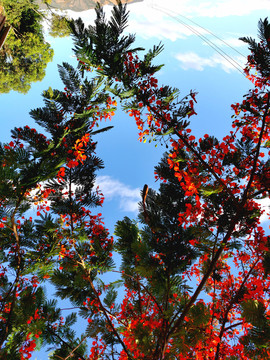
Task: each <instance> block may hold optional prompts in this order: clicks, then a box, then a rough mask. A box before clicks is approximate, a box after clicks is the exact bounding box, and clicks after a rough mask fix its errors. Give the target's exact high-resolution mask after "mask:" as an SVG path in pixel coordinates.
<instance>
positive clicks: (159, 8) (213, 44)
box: [151, 3, 246, 77]
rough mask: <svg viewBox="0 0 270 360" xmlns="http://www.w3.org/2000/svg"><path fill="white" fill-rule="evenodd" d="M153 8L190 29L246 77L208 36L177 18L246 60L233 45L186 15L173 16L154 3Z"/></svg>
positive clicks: (234, 62) (238, 65)
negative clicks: (186, 21) (213, 38)
mask: <svg viewBox="0 0 270 360" xmlns="http://www.w3.org/2000/svg"><path fill="white" fill-rule="evenodd" d="M151 7H152V8H153V9H156V10H158V11H161V12H162V13H164V14H166V15H168V16H170V17H171V18H173V19H175V20H176V21H177V22H179V23H180V24H182V25H183V26H185V27H186V28H187V29H189V30H190V31H191V32H192V33H194V34H195V35H197V36H198V37H199V38H201V39H202V40H203V41H204V42H206V43H207V44H208V45H209V46H210V47H211V48H212V49H214V50H215V51H216V52H217V53H218V54H220V56H221V57H223V58H224V59H225V60H226V61H228V62H229V63H230V64H231V65H232V66H233V67H234V68H235V69H236V70H238V71H239V72H240V73H241V74H242V75H243V76H245V77H246V75H245V73H244V72H243V68H242V66H241V65H240V64H239V63H238V62H237V61H236V60H235V59H233V58H232V57H231V56H230V55H228V54H227V53H226V52H225V51H223V50H222V49H221V48H220V47H219V46H218V45H216V44H215V43H213V42H212V41H211V40H209V39H208V38H207V37H206V36H204V35H203V34H202V33H200V32H199V31H198V30H196V29H195V28H194V27H193V26H191V25H188V24H186V23H185V22H184V21H183V20H181V19H179V18H178V17H177V16H181V17H183V18H185V19H187V20H189V21H190V22H192V23H193V24H195V25H196V26H198V27H200V28H201V29H203V30H205V31H207V32H208V33H209V34H211V35H213V36H214V37H215V38H217V39H218V40H220V41H221V42H223V43H224V44H225V45H226V46H228V47H230V48H231V49H233V50H234V51H236V52H237V53H239V54H240V55H241V56H243V57H244V58H246V57H245V56H244V55H243V54H242V53H240V52H239V51H238V50H236V49H235V48H233V47H232V46H231V45H229V44H228V43H227V42H226V41H224V40H222V39H221V38H219V37H218V36H217V35H215V34H214V33H212V32H211V31H209V30H208V29H206V28H204V27H203V26H201V25H199V24H197V23H196V22H195V21H192V20H191V19H189V18H187V17H186V16H184V15H181V14H177V16H176V15H172V14H170V13H169V12H168V11H170V10H168V9H166V8H162V7H160V6H157V5H155V4H153V3H152V5H151Z"/></svg>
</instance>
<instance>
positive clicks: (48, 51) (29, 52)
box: [0, 0, 53, 93]
mask: <svg viewBox="0 0 270 360" xmlns="http://www.w3.org/2000/svg"><path fill="white" fill-rule="evenodd" d="M0 4H1V5H2V6H3V7H4V9H5V13H6V17H7V20H6V22H7V24H9V25H11V30H10V32H9V35H8V37H7V39H6V41H5V44H4V45H3V47H2V49H1V50H0V65H1V70H0V92H3V93H8V92H9V91H11V90H15V91H18V92H21V93H27V91H29V89H30V87H31V83H32V82H34V81H41V80H42V79H43V78H44V76H45V69H46V66H47V64H48V62H49V61H52V58H53V50H52V48H51V47H50V45H49V44H48V43H47V42H46V41H45V39H44V36H43V30H42V24H41V21H42V16H41V14H40V13H39V12H38V6H37V5H36V4H35V2H34V1H32V0H31V1H26V0H21V1H7V0H2V1H1V2H0Z"/></svg>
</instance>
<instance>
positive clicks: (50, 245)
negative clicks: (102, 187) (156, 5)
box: [0, 3, 270, 360]
mask: <svg viewBox="0 0 270 360" xmlns="http://www.w3.org/2000/svg"><path fill="white" fill-rule="evenodd" d="M127 20H128V13H127V11H126V7H125V6H122V5H121V3H119V4H118V5H117V6H115V7H114V8H113V12H112V17H111V19H110V20H109V21H107V20H106V19H105V15H104V12H103V10H102V8H100V7H98V8H97V18H96V21H95V24H94V26H90V27H88V28H86V27H85V26H84V24H83V22H82V21H81V20H77V21H73V22H71V24H70V26H71V28H72V31H73V37H74V43H75V48H74V51H75V53H76V55H77V58H78V70H75V69H73V68H72V67H71V66H70V65H68V64H66V63H64V64H63V66H62V67H60V76H61V78H62V80H63V82H64V84H65V89H64V91H59V90H53V89H49V90H47V91H46V92H44V98H45V106H44V108H41V109H36V110H32V111H31V115H32V117H33V118H34V119H35V121H36V122H37V124H38V125H41V126H42V127H44V129H45V130H46V132H47V133H49V134H50V135H49V137H48V136H47V138H46V137H45V136H44V135H42V134H40V133H37V132H36V131H35V130H34V129H29V128H28V127H27V126H26V127H24V128H20V129H18V128H17V129H14V131H13V141H12V142H10V143H9V144H4V145H2V146H1V165H2V166H1V223H0V226H1V258H2V265H1V298H0V301H1V309H2V313H1V334H0V335H1V355H2V356H4V357H5V358H10V359H16V358H18V359H19V358H21V359H24V358H29V357H30V356H31V352H32V351H33V350H34V349H35V347H36V346H41V345H46V344H49V345H51V346H52V347H53V349H54V351H53V353H52V354H51V355H50V358H51V359H55V360H56V359H59V358H60V359H68V358H71V357H72V358H75V359H82V360H84V359H110V360H113V359H119V360H133V359H140V360H141V359H147V360H163V359H164V360H165V359H214V360H218V359H246V360H248V359H267V358H269V355H270V348H269V336H270V319H269V314H270V313H269V310H270V309H269V272H270V265H269V259H270V255H269V254H270V252H269V237H268V236H267V234H265V231H264V229H263V227H262V225H261V223H260V217H261V215H262V213H263V210H262V209H261V207H260V205H259V204H258V202H257V200H258V199H263V198H266V197H267V196H269V160H267V156H268V155H269V150H268V148H269V119H270V114H269V107H270V98H269V79H270V70H269V58H270V55H269V50H270V42H269V39H270V25H269V23H268V20H267V19H265V20H264V21H262V20H261V21H260V22H259V36H260V41H259V42H256V41H255V40H253V39H251V38H243V39H242V40H244V41H245V42H247V43H248V44H249V48H250V51H251V54H250V55H249V57H248V59H247V60H248V62H247V66H246V68H245V70H244V71H245V73H246V75H247V77H248V78H249V79H250V80H251V82H252V89H251V90H250V91H249V92H248V93H247V94H246V95H245V96H244V100H243V101H242V102H239V103H236V104H234V105H232V109H233V111H234V115H233V121H232V129H231V131H230V132H229V134H228V135H227V136H225V137H224V138H223V139H222V140H218V139H217V138H215V137H214V136H210V135H208V134H206V135H204V137H202V138H200V139H196V138H195V136H194V135H193V134H192V129H191V128H192V126H190V121H191V120H192V116H193V115H194V114H196V112H195V108H194V106H195V103H196V93H195V92H194V91H191V92H190V93H189V94H188V95H187V96H185V97H184V98H182V99H179V96H178V95H179V94H178V90H177V89H172V88H170V87H169V86H167V85H163V86H160V85H159V84H158V81H157V79H156V78H155V73H156V72H158V71H159V70H160V68H161V66H155V65H153V64H152V60H153V59H154V58H155V57H156V56H157V55H158V54H159V52H160V51H161V50H162V46H161V45H159V46H154V47H153V49H152V50H150V51H148V52H147V53H146V54H145V55H144V56H143V58H142V59H140V57H139V54H140V52H141V51H142V50H143V49H141V48H135V49H132V48H131V46H132V44H133V43H134V40H135V37H134V36H133V35H123V31H124V29H125V27H126V26H127ZM93 70H95V76H94V77H92V80H89V79H88V77H87V75H88V73H89V72H90V71H93ZM113 97H115V98H116V97H117V98H118V99H119V100H120V102H121V103H122V107H123V109H124V110H126V111H128V112H129V114H130V116H131V117H134V119H135V121H136V124H137V126H138V129H139V139H140V140H141V141H147V140H150V141H156V142H157V143H158V142H165V143H166V145H167V146H168V148H169V150H168V152H167V153H166V154H165V156H164V158H163V159H162V161H161V162H160V164H159V165H158V166H157V167H156V178H157V179H159V180H160V181H161V185H160V189H159V191H158V192H155V191H153V190H152V189H148V186H147V185H146V186H145V187H144V190H143V191H142V202H141V204H140V215H139V221H140V223H141V225H142V226H139V225H137V223H136V222H134V221H132V220H130V219H129V218H124V219H123V220H122V221H119V222H118V223H117V226H116V236H117V240H116V241H115V244H114V243H113V240H112V238H111V237H110V236H109V234H108V231H107V230H106V228H105V227H104V224H103V222H102V218H101V216H102V215H101V214H100V213H98V214H97V215H96V214H94V213H93V212H92V210H90V208H91V206H93V205H100V204H101V203H102V201H103V197H102V195H101V194H100V193H99V191H98V189H97V190H96V191H95V190H94V186H93V183H94V176H95V171H96V170H98V169H99V168H100V167H101V166H102V162H101V160H100V159H99V158H98V157H96V155H95V146H96V144H95V143H94V142H93V141H92V137H93V136H94V135H95V133H96V131H95V130H94V128H93V127H94V125H95V123H96V122H97V121H98V120H99V119H100V118H101V119H102V118H107V117H110V116H111V115H112V112H113V110H114V109H113V108H112V107H114V106H116V101H115V100H114V99H113ZM190 118H191V119H190ZM106 129H108V128H105V129H104V130H106ZM29 159H30V160H31V161H29ZM35 203H36V206H37V207H38V209H37V217H38V219H35V220H32V219H31V218H29V217H27V216H26V215H27V214H26V211H27V210H28V209H29V208H30V207H31V206H32V205H33V204H35ZM113 250H115V251H118V252H119V253H120V255H121V257H122V264H121V269H120V273H119V281H118V282H111V283H108V284H107V283H104V282H103V281H102V278H100V276H99V274H100V273H104V272H109V271H112V270H113V261H112V259H113ZM114 271H115V270H114ZM190 280H192V282H191V281H190ZM195 280H196V285H192V284H194V281H195ZM42 281H43V282H44V283H45V284H46V282H48V281H49V282H51V283H52V284H53V285H54V286H55V287H56V296H55V298H53V299H52V300H47V299H46V296H45V293H44V289H43V286H42ZM119 284H120V285H121V284H122V286H123V289H124V295H123V296H122V298H120V299H119V298H118V297H117V286H119ZM57 297H60V298H61V299H68V300H69V301H70V302H71V303H72V305H73V307H74V309H77V310H78V312H79V314H80V316H81V317H82V318H83V319H85V323H86V325H85V330H84V331H83V332H82V334H76V333H75V332H74V330H73V329H72V327H71V326H72V324H74V322H76V314H75V313H72V314H70V315H68V316H66V317H64V316H63V314H62V313H63V311H62V312H61V309H59V308H58V307H57V305H56V299H57ZM80 322H81V323H83V320H82V319H81V320H80ZM87 345H88V348H87Z"/></svg>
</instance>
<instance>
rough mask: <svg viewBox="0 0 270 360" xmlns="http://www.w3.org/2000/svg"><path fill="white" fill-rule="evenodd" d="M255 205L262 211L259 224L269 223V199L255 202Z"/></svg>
mask: <svg viewBox="0 0 270 360" xmlns="http://www.w3.org/2000/svg"><path fill="white" fill-rule="evenodd" d="M256 202H257V203H259V204H260V205H261V209H262V210H264V213H263V214H262V216H261V219H260V220H261V222H262V223H265V222H269V216H270V199H269V198H265V199H262V200H256Z"/></svg>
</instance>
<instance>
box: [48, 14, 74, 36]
mask: <svg viewBox="0 0 270 360" xmlns="http://www.w3.org/2000/svg"><path fill="white" fill-rule="evenodd" d="M49 34H50V36H52V37H60V38H63V37H66V36H69V35H70V34H71V31H70V27H69V21H68V19H67V18H66V17H65V16H62V15H58V14H55V13H52V18H51V24H50V31H49Z"/></svg>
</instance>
